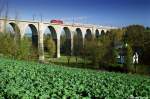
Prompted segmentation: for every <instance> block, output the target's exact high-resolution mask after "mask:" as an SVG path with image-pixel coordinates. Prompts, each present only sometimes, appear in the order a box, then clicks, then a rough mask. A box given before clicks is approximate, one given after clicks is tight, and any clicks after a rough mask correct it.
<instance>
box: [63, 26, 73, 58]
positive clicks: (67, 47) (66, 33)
mask: <svg viewBox="0 0 150 99" xmlns="http://www.w3.org/2000/svg"><path fill="white" fill-rule="evenodd" d="M60 45H61V48H60V52H61V53H63V54H65V55H71V50H72V49H71V48H72V44H71V31H70V29H69V28H68V27H63V29H62V33H61V36H60Z"/></svg>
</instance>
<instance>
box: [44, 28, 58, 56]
mask: <svg viewBox="0 0 150 99" xmlns="http://www.w3.org/2000/svg"><path fill="white" fill-rule="evenodd" d="M47 29H48V33H47V34H46V33H45V31H46V30H47ZM45 31H44V37H45V36H46V35H48V36H49V37H51V38H52V40H53V42H54V43H55V54H54V57H57V44H58V42H57V39H58V38H57V32H56V30H55V28H54V27H53V26H47V28H45Z"/></svg>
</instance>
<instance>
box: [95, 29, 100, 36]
mask: <svg viewBox="0 0 150 99" xmlns="http://www.w3.org/2000/svg"><path fill="white" fill-rule="evenodd" d="M99 36H100V33H99V30H98V29H96V30H95V37H96V38H98V37H99Z"/></svg>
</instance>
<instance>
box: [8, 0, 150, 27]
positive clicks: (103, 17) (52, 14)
mask: <svg viewBox="0 0 150 99" xmlns="http://www.w3.org/2000/svg"><path fill="white" fill-rule="evenodd" d="M5 1H6V0H5ZM8 7H9V16H10V18H14V17H15V14H16V13H18V17H19V18H20V19H22V20H32V19H33V16H35V20H40V18H41V16H42V19H43V21H45V22H50V20H52V19H62V20H63V21H65V22H71V23H73V22H75V23H85V24H97V25H108V26H118V27H123V26H127V25H131V24H140V25H144V26H150V0H8Z"/></svg>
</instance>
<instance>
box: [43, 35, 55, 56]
mask: <svg viewBox="0 0 150 99" xmlns="http://www.w3.org/2000/svg"><path fill="white" fill-rule="evenodd" d="M55 48H56V47H55V43H54V41H53V39H52V38H51V37H49V36H45V39H44V50H45V51H46V52H47V53H48V54H49V55H50V57H54V54H55Z"/></svg>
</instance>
